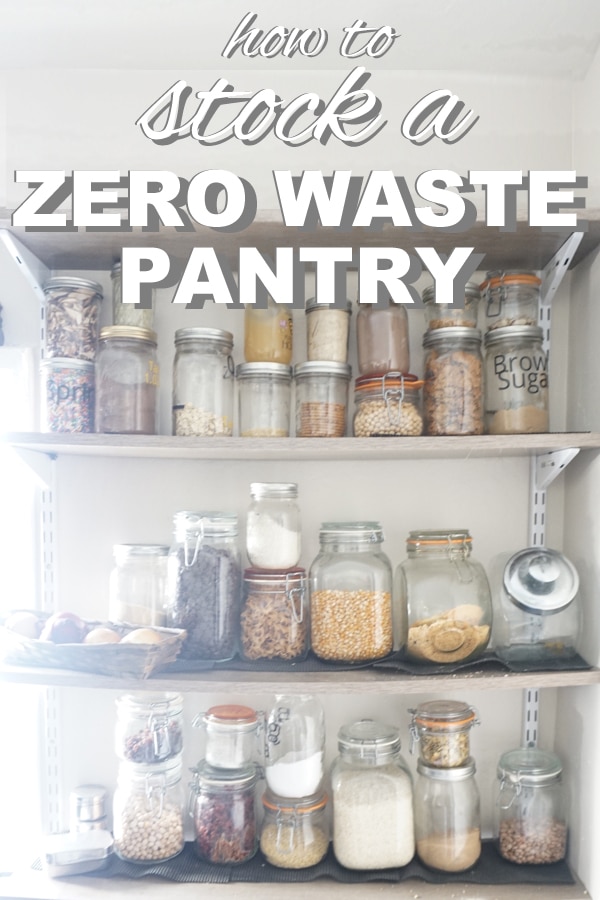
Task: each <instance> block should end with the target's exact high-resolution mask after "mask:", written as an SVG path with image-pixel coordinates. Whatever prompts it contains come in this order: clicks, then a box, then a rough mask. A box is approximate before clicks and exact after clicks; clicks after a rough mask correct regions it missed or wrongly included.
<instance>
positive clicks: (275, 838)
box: [260, 789, 330, 869]
mask: <svg viewBox="0 0 600 900" xmlns="http://www.w3.org/2000/svg"><path fill="white" fill-rule="evenodd" d="M262 804H263V810H264V818H263V822H262V826H261V833H260V849H261V850H262V852H263V853H264V855H265V857H266V860H267V862H269V863H270V864H271V865H272V866H278V867H280V868H283V869H305V868H308V867H309V866H316V864H317V863H318V862H320V861H321V860H322V859H323V857H324V856H325V855H326V853H327V850H328V849H329V831H330V829H329V823H328V820H327V809H326V807H327V795H326V794H316V795H314V796H313V797H301V798H299V799H297V800H290V799H289V798H288V797H278V796H277V795H276V794H273V793H272V792H271V791H269V790H268V789H267V790H266V791H265V793H264V794H263V798H262Z"/></svg>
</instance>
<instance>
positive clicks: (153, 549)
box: [113, 544, 170, 562]
mask: <svg viewBox="0 0 600 900" xmlns="http://www.w3.org/2000/svg"><path fill="white" fill-rule="evenodd" d="M169 549H170V548H169V545H168V544H114V545H113V556H114V558H115V560H116V561H117V562H123V561H124V560H126V559H131V557H133V556H139V557H149V556H167V554H168V552H169Z"/></svg>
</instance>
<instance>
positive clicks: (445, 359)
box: [423, 327, 483, 435]
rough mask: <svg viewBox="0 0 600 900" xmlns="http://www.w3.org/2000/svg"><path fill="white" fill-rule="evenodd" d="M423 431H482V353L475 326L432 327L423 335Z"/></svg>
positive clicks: (471, 432)
mask: <svg viewBox="0 0 600 900" xmlns="http://www.w3.org/2000/svg"><path fill="white" fill-rule="evenodd" d="M423 347H424V348H425V364H424V375H423V411H424V414H425V433H426V434H430V435H442V434H483V357H482V355H481V332H480V331H479V329H477V328H464V327H456V328H434V329H429V330H428V331H426V332H425V334H424V336H423Z"/></svg>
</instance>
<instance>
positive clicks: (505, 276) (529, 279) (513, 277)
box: [479, 270, 542, 291]
mask: <svg viewBox="0 0 600 900" xmlns="http://www.w3.org/2000/svg"><path fill="white" fill-rule="evenodd" d="M541 283H542V279H541V278H538V276H537V275H534V273H533V272H518V271H514V270H510V271H507V272H488V273H487V278H486V280H485V281H483V282H482V283H481V284H480V285H479V287H480V289H481V290H482V291H483V290H485V288H497V287H500V286H501V285H504V284H506V285H519V284H522V285H529V286H532V287H538V286H539V285H540V284H541Z"/></svg>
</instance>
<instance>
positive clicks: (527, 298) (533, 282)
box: [481, 271, 542, 331]
mask: <svg viewBox="0 0 600 900" xmlns="http://www.w3.org/2000/svg"><path fill="white" fill-rule="evenodd" d="M541 284H542V282H541V279H540V278H538V276H537V275H535V274H534V273H533V272H518V271H516V272H515V271H509V272H488V273H487V278H486V280H485V281H484V282H483V284H482V285H481V293H482V296H483V298H484V301H485V318H486V328H487V330H488V331H490V330H491V329H494V328H506V327H507V326H512V325H537V324H538V318H539V305H540V287H541Z"/></svg>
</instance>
